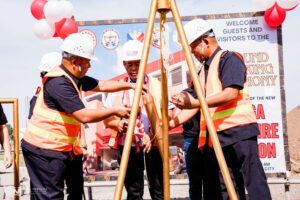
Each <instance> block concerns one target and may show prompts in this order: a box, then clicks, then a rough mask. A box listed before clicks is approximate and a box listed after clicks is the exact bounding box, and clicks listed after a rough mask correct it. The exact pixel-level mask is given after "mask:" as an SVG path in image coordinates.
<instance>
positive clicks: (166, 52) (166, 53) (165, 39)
mask: <svg viewBox="0 0 300 200" xmlns="http://www.w3.org/2000/svg"><path fill="white" fill-rule="evenodd" d="M162 23H163V24H162V30H161V34H162V41H161V44H162V45H161V53H162V61H163V65H164V68H165V70H166V73H167V77H168V70H167V69H168V66H169V58H170V47H169V35H170V29H169V27H168V24H166V23H164V22H162Z"/></svg>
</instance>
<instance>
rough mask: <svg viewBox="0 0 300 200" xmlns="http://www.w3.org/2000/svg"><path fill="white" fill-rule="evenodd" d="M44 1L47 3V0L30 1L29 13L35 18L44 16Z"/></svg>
mask: <svg viewBox="0 0 300 200" xmlns="http://www.w3.org/2000/svg"><path fill="white" fill-rule="evenodd" d="M46 3H47V0H34V1H33V2H32V3H31V6H30V10H31V14H32V16H33V17H34V18H36V19H37V20H39V19H44V18H45V15H44V7H45V5H46Z"/></svg>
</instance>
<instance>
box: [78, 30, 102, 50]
mask: <svg viewBox="0 0 300 200" xmlns="http://www.w3.org/2000/svg"><path fill="white" fill-rule="evenodd" d="M80 33H82V34H88V35H89V36H91V37H92V38H93V45H94V48H95V47H96V46H97V43H98V41H97V36H96V34H95V33H94V32H93V31H91V30H89V29H83V30H81V31H80Z"/></svg>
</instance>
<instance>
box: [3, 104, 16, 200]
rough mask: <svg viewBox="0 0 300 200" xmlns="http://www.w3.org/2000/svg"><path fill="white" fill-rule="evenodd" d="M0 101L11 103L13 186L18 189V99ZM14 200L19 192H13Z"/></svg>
mask: <svg viewBox="0 0 300 200" xmlns="http://www.w3.org/2000/svg"><path fill="white" fill-rule="evenodd" d="M0 103H6V104H13V114H14V115H13V130H14V131H13V132H14V186H15V191H18V190H19V186H20V181H19V158H20V155H19V154H20V152H19V146H20V145H19V104H18V99H0ZM14 200H19V194H18V193H17V192H15V195H14Z"/></svg>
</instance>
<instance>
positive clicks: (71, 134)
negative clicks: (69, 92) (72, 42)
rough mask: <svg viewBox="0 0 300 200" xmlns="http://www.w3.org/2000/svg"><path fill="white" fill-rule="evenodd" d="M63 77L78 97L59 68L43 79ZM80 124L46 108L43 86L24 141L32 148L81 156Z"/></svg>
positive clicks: (68, 116) (67, 76)
mask: <svg viewBox="0 0 300 200" xmlns="http://www.w3.org/2000/svg"><path fill="white" fill-rule="evenodd" d="M59 76H65V77H66V78H68V79H69V80H70V81H71V83H72V84H73V86H74V87H75V89H76V91H77V92H78V95H79V97H80V98H81V92H80V91H79V89H78V88H77V85H76V84H75V82H74V81H73V80H72V78H71V77H70V76H69V75H68V74H67V73H66V72H65V71H63V70H62V69H61V68H60V67H55V68H54V69H53V70H52V71H50V72H48V73H47V74H46V76H45V78H44V79H43V84H44V83H46V81H47V79H48V78H49V77H59ZM80 128H81V124H80V122H79V121H77V120H76V119H75V118H74V117H73V116H72V115H71V114H67V113H64V112H59V111H56V110H53V109H50V108H48V107H47V105H46V104H45V101H44V86H43V85H42V86H41V92H40V94H39V95H38V98H37V101H36V105H35V107H34V110H33V115H32V117H31V119H30V121H29V124H28V128H27V130H26V132H25V134H24V140H25V141H26V142H28V143H30V144H32V145H34V146H37V147H40V148H43V149H51V150H56V151H72V150H73V151H74V153H75V154H76V155H79V154H82V150H81V148H80Z"/></svg>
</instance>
